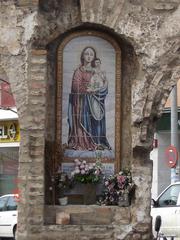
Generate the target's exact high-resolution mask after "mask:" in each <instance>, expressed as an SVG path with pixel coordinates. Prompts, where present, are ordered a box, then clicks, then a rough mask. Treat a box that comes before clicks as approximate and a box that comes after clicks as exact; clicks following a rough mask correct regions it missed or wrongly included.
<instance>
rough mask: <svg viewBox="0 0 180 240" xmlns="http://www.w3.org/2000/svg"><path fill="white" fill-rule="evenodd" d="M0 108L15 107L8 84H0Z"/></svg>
mask: <svg viewBox="0 0 180 240" xmlns="http://www.w3.org/2000/svg"><path fill="white" fill-rule="evenodd" d="M0 91H1V94H0V96H1V107H15V101H14V98H13V95H12V93H11V88H10V85H9V84H8V83H4V82H3V83H1V84H0Z"/></svg>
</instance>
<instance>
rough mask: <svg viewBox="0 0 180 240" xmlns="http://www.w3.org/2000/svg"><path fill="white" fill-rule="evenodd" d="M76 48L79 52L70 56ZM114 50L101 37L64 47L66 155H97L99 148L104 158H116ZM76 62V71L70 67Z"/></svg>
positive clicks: (64, 134) (73, 41)
mask: <svg viewBox="0 0 180 240" xmlns="http://www.w3.org/2000/svg"><path fill="white" fill-rule="evenodd" d="M90 38H92V39H90ZM82 40H83V41H82ZM97 40H98V41H97ZM78 43H79V44H78ZM73 45H74V46H73ZM82 45H84V46H82ZM98 45H99V46H98ZM107 45H108V48H107ZM103 48H104V49H103ZM73 49H76V50H78V51H74V54H72V56H71V58H68V57H70V55H69V54H70V53H72V51H73ZM104 51H106V53H107V55H106V57H105V52H104ZM108 53H109V55H110V56H109V57H108ZM113 53H114V49H113V48H112V46H111V45H110V44H109V43H108V42H106V41H105V40H103V39H100V38H97V37H79V38H78V39H77V38H76V39H74V40H72V41H71V42H70V43H69V44H68V45H66V47H65V49H64V68H63V73H64V74H63V89H64V90H63V99H64V102H63V120H64V121H63V126H62V129H63V131H62V132H63V136H62V139H63V144H64V146H65V151H64V155H65V156H66V157H95V154H96V151H97V150H98V151H101V153H102V155H103V157H108V158H112V159H113V158H114V149H113V148H114V141H113V138H114V126H112V123H114V116H115V114H114V108H113V106H115V99H114V89H113V85H114V84H115V83H113V82H115V70H114V71H113V68H114V66H113V62H114V61H115V59H112V55H113ZM78 57H79V59H78ZM108 58H109V59H108ZM68 60H69V61H68ZM78 60H79V61H78ZM75 65H76V67H75V68H74V69H73V70H72V69H71V68H70V67H68V66H75ZM104 69H106V71H105V70H104ZM109 81H111V84H109ZM109 86H110V91H109ZM110 106H111V108H110ZM110 112H111V113H112V114H111V116H109V114H110ZM65 115H66V116H65ZM108 118H111V122H112V123H110V119H108ZM65 120H66V122H65Z"/></svg>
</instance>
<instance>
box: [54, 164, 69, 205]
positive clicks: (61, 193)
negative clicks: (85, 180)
mask: <svg viewBox="0 0 180 240" xmlns="http://www.w3.org/2000/svg"><path fill="white" fill-rule="evenodd" d="M54 179H55V186H56V189H57V192H58V197H59V203H60V205H67V203H68V197H67V196H66V195H65V192H66V191H67V190H68V189H69V188H70V186H71V180H70V178H69V177H68V175H67V173H65V172H63V171H61V169H59V170H58V171H57V173H56V174H55V178H54Z"/></svg>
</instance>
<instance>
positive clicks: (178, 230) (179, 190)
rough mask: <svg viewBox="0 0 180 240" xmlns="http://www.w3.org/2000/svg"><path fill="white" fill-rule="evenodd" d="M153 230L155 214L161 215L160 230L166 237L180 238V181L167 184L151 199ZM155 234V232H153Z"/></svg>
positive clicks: (177, 239) (178, 239)
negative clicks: (156, 196) (155, 197)
mask: <svg viewBox="0 0 180 240" xmlns="http://www.w3.org/2000/svg"><path fill="white" fill-rule="evenodd" d="M151 216H152V218H153V230H154V226H155V220H156V217H157V216H160V217H161V229H160V232H161V233H163V234H164V235H165V236H167V239H171V238H172V237H174V238H173V239H176V240H180V182H176V183H173V184H171V185H169V186H168V187H167V188H166V189H165V190H164V191H163V192H162V193H161V194H160V195H159V196H158V198H157V199H156V200H154V199H152V208H151ZM154 236H155V232H154Z"/></svg>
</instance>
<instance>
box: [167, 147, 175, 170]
mask: <svg viewBox="0 0 180 240" xmlns="http://www.w3.org/2000/svg"><path fill="white" fill-rule="evenodd" d="M165 154H166V161H167V164H168V166H169V167H170V168H174V167H175V166H176V163H177V160H178V152H177V149H176V147H174V146H172V145H170V146H169V147H167V148H166V150H165Z"/></svg>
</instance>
